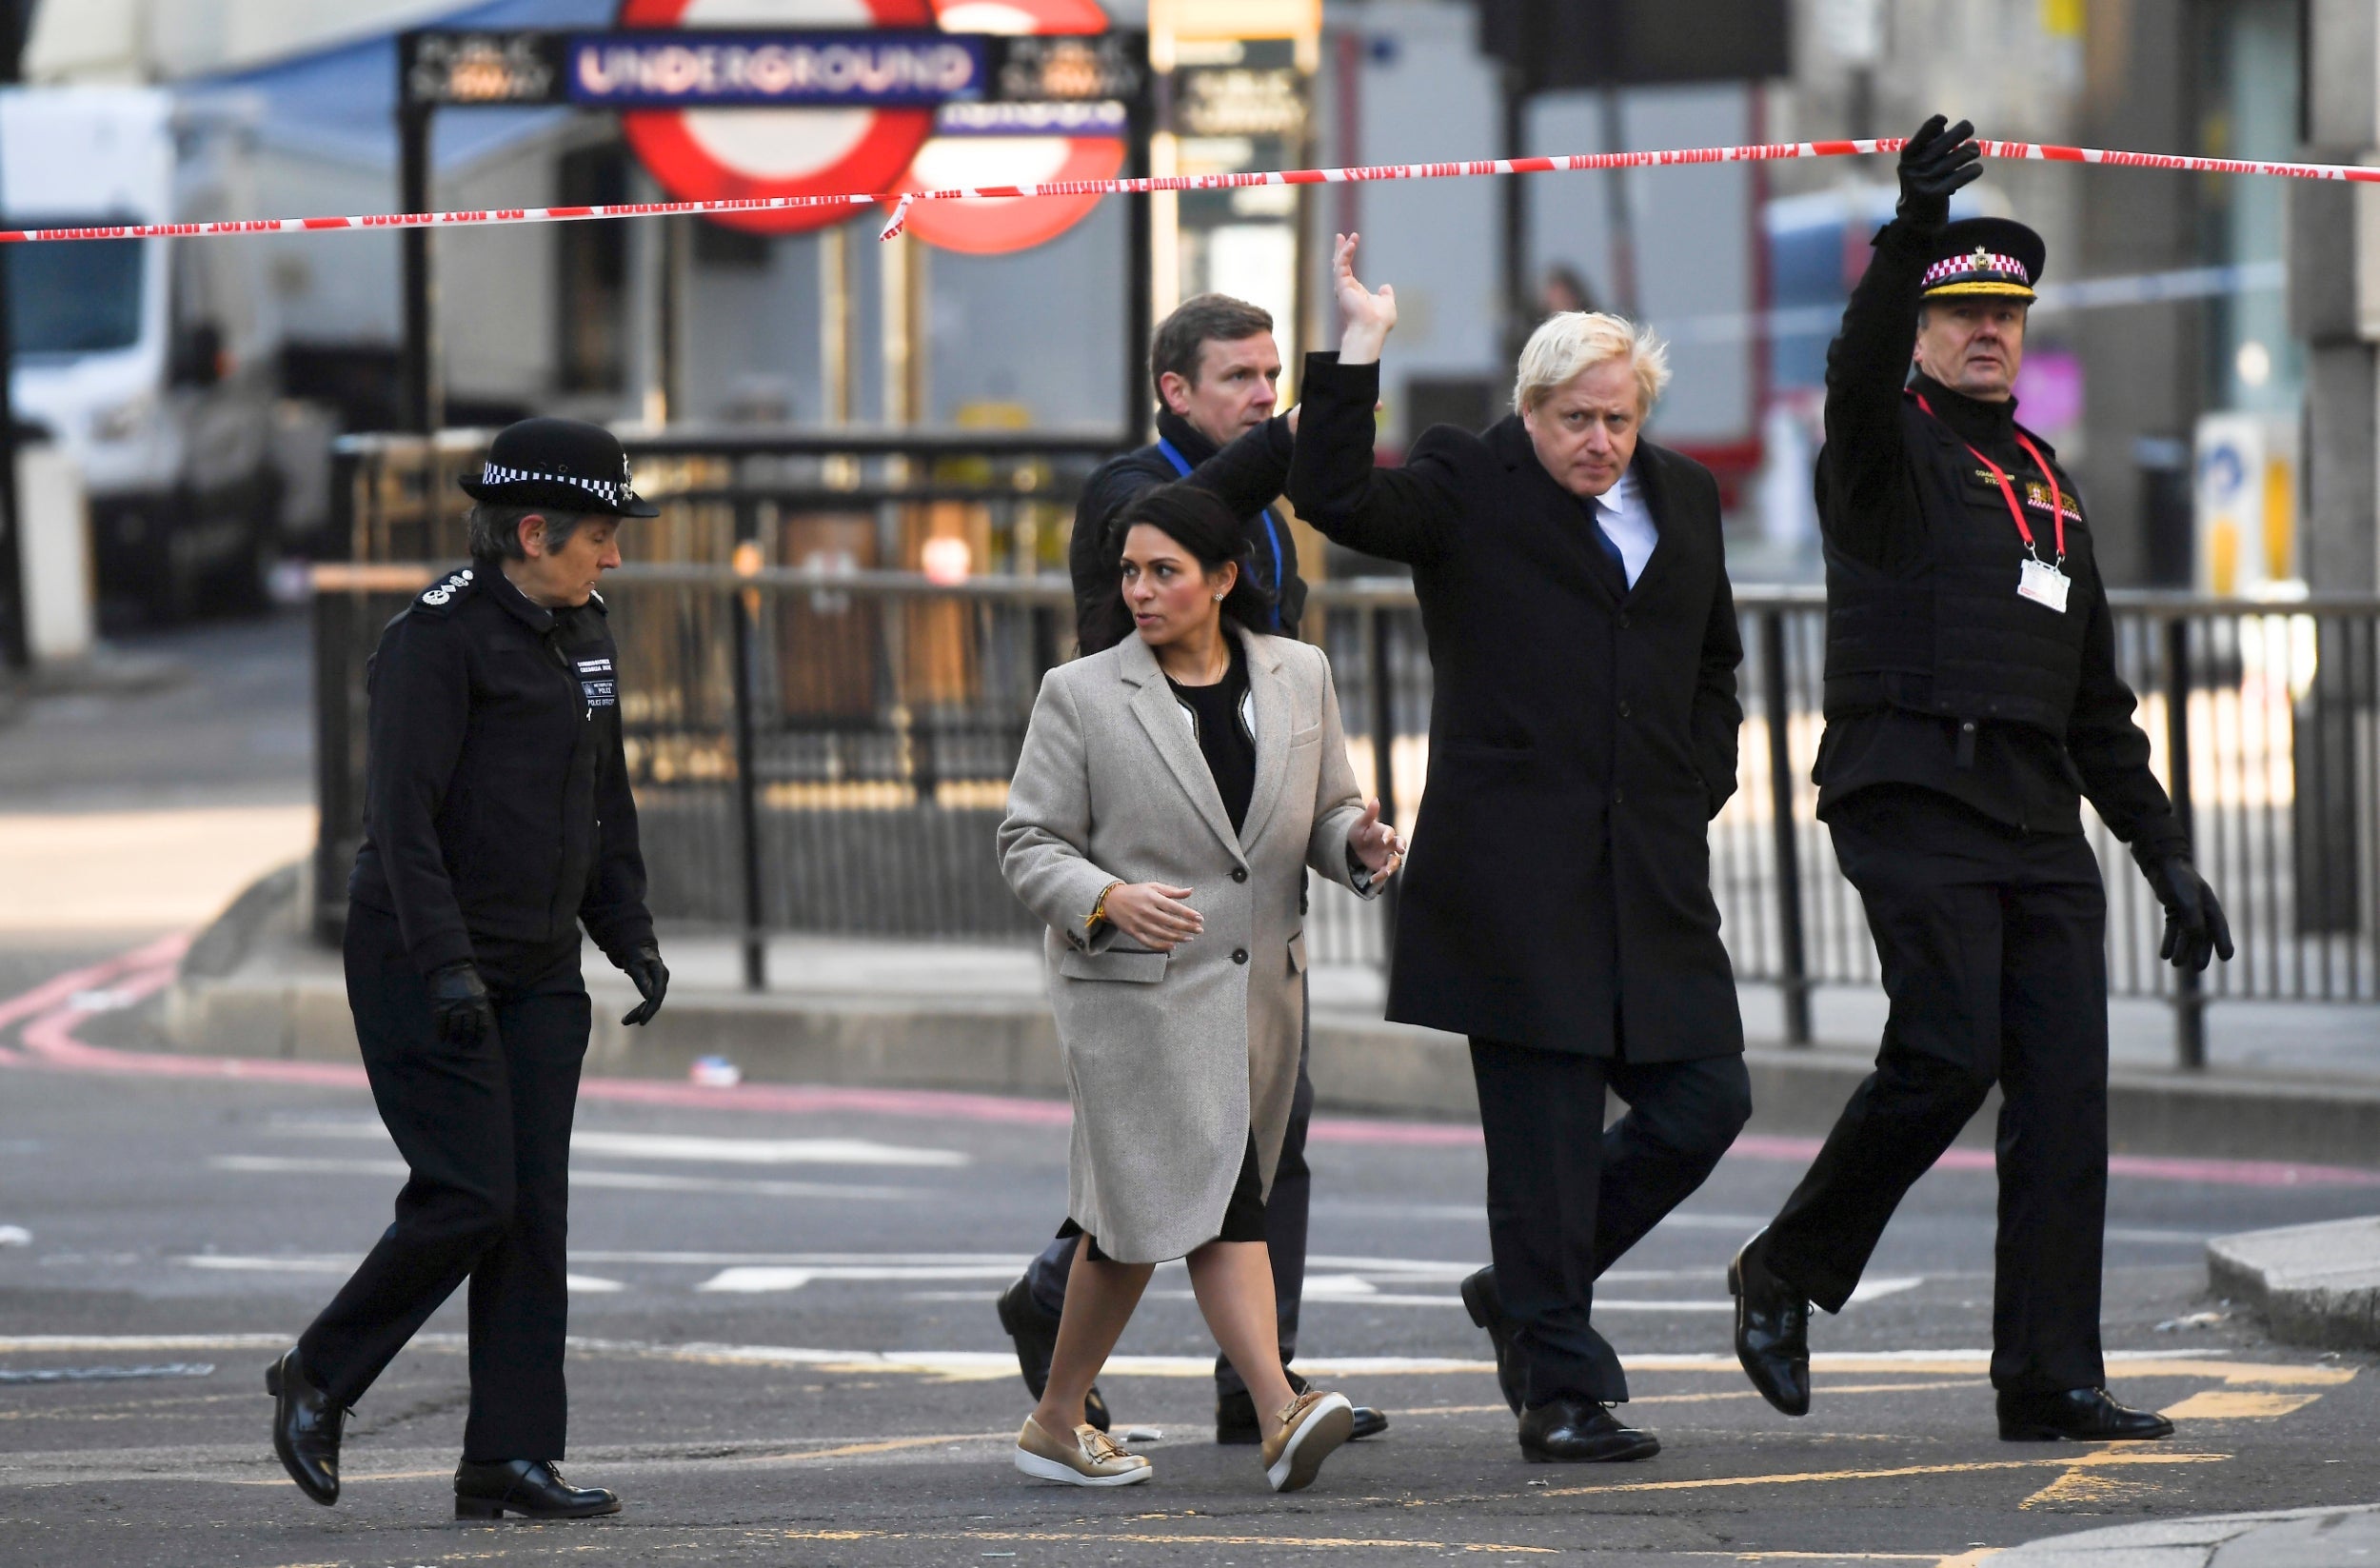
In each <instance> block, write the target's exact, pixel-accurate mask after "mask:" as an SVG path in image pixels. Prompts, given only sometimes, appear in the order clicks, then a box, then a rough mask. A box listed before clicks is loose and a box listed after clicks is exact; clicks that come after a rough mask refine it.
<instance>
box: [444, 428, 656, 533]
mask: <svg viewBox="0 0 2380 1568" xmlns="http://www.w3.org/2000/svg"><path fill="white" fill-rule="evenodd" d="M463 488H464V490H465V491H466V493H467V494H469V495H470V497H471V499H473V500H474V501H486V502H492V503H494V504H496V505H498V506H551V507H553V508H554V509H555V510H556V511H567V512H592V513H596V514H599V515H603V516H609V517H659V516H660V515H661V508H660V507H658V506H654V505H653V504H652V503H650V502H648V501H641V500H639V499H638V498H637V495H636V492H635V491H634V490H632V489H630V488H629V487H628V454H627V453H626V452H625V451H623V450H621V447H620V438H619V437H618V436H615V435H613V434H612V433H611V432H610V431H609V430H606V429H605V428H604V427H602V426H600V425H589V424H587V423H586V422H585V421H584V420H577V419H525V420H523V421H521V422H520V423H519V424H518V425H507V426H506V427H504V428H503V429H502V430H500V431H498V432H497V433H496V439H495V440H494V442H492V443H490V444H489V446H488V448H487V465H486V466H485V467H483V468H482V469H480V471H479V473H478V474H477V475H476V476H475V477H466V478H465V479H464V481H463Z"/></svg>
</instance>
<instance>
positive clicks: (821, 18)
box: [619, 0, 935, 234]
mask: <svg viewBox="0 0 2380 1568" xmlns="http://www.w3.org/2000/svg"><path fill="white" fill-rule="evenodd" d="M619 26H620V27H622V28H624V29H628V28H751V29H803V28H813V29H843V28H907V29H923V30H931V29H932V28H933V27H934V26H935V17H934V8H933V5H932V3H931V0H621V6H620V11H619ZM620 127H621V131H622V134H624V135H625V137H626V138H627V141H628V145H629V146H630V147H631V148H633V149H636V155H637V156H638V158H640V159H641V160H643V162H644V164H645V168H646V169H650V170H651V171H652V175H653V178H655V179H656V180H658V181H660V182H661V185H662V188H663V189H664V190H666V191H668V192H669V194H670V195H672V196H675V197H677V198H679V199H680V200H682V201H734V200H743V199H747V198H752V197H764V196H820V195H835V194H839V193H843V192H846V191H849V192H858V191H875V190H884V189H889V188H891V187H892V186H893V185H895V184H896V183H897V182H898V181H899V180H900V179H901V177H902V171H903V170H905V169H907V168H908V167H909V162H910V160H911V159H913V158H914V157H916V156H917V153H918V149H920V148H922V147H923V146H924V145H925V142H926V138H927V137H928V136H930V135H932V133H933V129H934V111H933V110H932V109H926V108H912V109H873V108H870V109H638V110H634V111H631V112H627V113H624V114H622V115H621V116H620ZM860 210H862V209H861V208H823V207H822V208H788V209H784V210H781V211H773V212H735V213H723V214H720V215H718V217H717V219H716V221H717V222H720V223H724V224H729V225H732V226H734V227H736V228H748V229H755V230H759V231H761V232H764V233H771V234H787V233H796V232H799V231H802V230H804V229H811V228H825V227H827V226H829V225H832V224H838V223H842V222H843V221H845V220H846V219H848V218H850V217H852V216H854V215H855V214H856V213H857V212H858V211H860Z"/></svg>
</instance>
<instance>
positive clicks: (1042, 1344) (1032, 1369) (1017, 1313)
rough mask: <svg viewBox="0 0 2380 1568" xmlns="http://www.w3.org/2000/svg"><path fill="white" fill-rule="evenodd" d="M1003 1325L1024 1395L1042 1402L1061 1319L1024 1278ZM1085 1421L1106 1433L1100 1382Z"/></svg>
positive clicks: (1006, 1305) (1086, 1405)
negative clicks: (1013, 1347)
mask: <svg viewBox="0 0 2380 1568" xmlns="http://www.w3.org/2000/svg"><path fill="white" fill-rule="evenodd" d="M1000 1326H1001V1327H1002V1329H1004V1330H1005V1331H1006V1332H1007V1335H1008V1338H1009V1339H1010V1340H1012V1341H1014V1342H1015V1344H1016V1347H1017V1370H1018V1371H1020V1372H1021V1373H1023V1374H1024V1387H1025V1392H1026V1393H1028V1394H1030V1395H1032V1396H1033V1397H1034V1398H1035V1399H1040V1398H1041V1394H1042V1392H1043V1391H1044V1390H1045V1389H1047V1388H1048V1387H1049V1362H1050V1358H1051V1357H1053V1356H1055V1355H1057V1354H1058V1320H1057V1319H1056V1318H1055V1317H1053V1316H1051V1315H1050V1314H1049V1313H1046V1312H1043V1311H1042V1310H1041V1302H1039V1301H1037V1300H1034V1299H1033V1292H1032V1291H1031V1290H1030V1289H1029V1288H1027V1286H1026V1284H1025V1281H1024V1280H1023V1278H1022V1277H1021V1276H1020V1277H1019V1278H1018V1280H1017V1282H1016V1283H1015V1284H1013V1285H1010V1286H1009V1287H1008V1288H1007V1289H1006V1290H1004V1291H1002V1292H1001V1293H1000ZM1082 1419H1084V1420H1085V1421H1087V1422H1089V1423H1090V1424H1091V1425H1093V1426H1096V1427H1098V1428H1099V1429H1100V1430H1101V1432H1104V1431H1106V1430H1107V1423H1108V1419H1109V1418H1108V1414H1107V1401H1106V1399H1102V1398H1101V1396H1100V1391H1099V1384H1097V1383H1093V1384H1092V1385H1091V1392H1090V1393H1089V1394H1087V1395H1085V1396H1083V1399H1082ZM1250 1419H1255V1418H1254V1415H1253V1413H1251V1416H1250Z"/></svg>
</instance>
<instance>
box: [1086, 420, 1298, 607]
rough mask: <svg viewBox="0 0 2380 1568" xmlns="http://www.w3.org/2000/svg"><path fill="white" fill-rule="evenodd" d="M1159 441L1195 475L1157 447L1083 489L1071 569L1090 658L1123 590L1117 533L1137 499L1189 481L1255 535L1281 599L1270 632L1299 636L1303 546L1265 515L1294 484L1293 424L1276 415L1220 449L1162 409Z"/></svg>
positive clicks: (1256, 555)
mask: <svg viewBox="0 0 2380 1568" xmlns="http://www.w3.org/2000/svg"><path fill="white" fill-rule="evenodd" d="M1157 433H1158V436H1159V438H1160V442H1165V443H1171V444H1172V446H1173V448H1174V450H1176V451H1178V452H1180V454H1181V455H1182V459H1183V460H1184V461H1185V462H1187V463H1188V464H1189V465H1190V472H1189V473H1188V474H1187V475H1184V474H1183V473H1181V472H1180V470H1179V469H1177V468H1176V467H1175V466H1174V464H1173V460H1172V459H1171V458H1169V457H1167V456H1166V455H1165V448H1164V447H1163V446H1162V445H1160V443H1159V442H1152V443H1150V444H1149V445H1148V446H1146V447H1140V448H1138V449H1136V450H1133V451H1129V452H1125V453H1124V454H1123V455H1121V457H1112V458H1109V459H1108V460H1107V461H1106V462H1105V463H1102V464H1101V465H1100V466H1098V467H1097V468H1095V469H1093V470H1092V472H1091V477H1090V479H1089V480H1088V481H1087V482H1086V483H1085V484H1084V485H1083V486H1082V498H1081V500H1080V501H1078V502H1076V503H1075V512H1074V536H1073V538H1072V539H1071V540H1069V541H1068V543H1067V549H1066V566H1067V570H1068V572H1069V574H1070V575H1071V576H1072V577H1073V579H1074V605H1075V625H1076V628H1077V633H1078V639H1079V641H1081V645H1082V648H1083V651H1084V652H1086V653H1092V652H1097V651H1098V649H1097V648H1096V647H1094V646H1093V645H1092V644H1093V643H1094V642H1095V641H1096V639H1095V638H1094V637H1093V636H1091V635H1090V633H1091V632H1092V630H1093V628H1092V620H1093V617H1094V616H1095V615H1096V613H1097V612H1098V610H1099V607H1100V605H1101V604H1103V603H1104V602H1105V601H1106V599H1107V596H1108V595H1109V594H1111V593H1113V592H1114V591H1115V589H1116V573H1117V565H1116V561H1117V556H1118V554H1119V553H1120V552H1121V550H1122V549H1123V543H1124V542H1123V540H1122V539H1121V537H1119V536H1117V534H1116V531H1115V526H1116V520H1117V518H1118V516H1119V515H1120V514H1121V512H1122V511H1123V509H1124V507H1125V506H1128V505H1130V504H1131V503H1132V502H1133V501H1134V500H1135V499H1136V498H1138V497H1140V496H1141V495H1145V494H1146V493H1147V492H1149V491H1150V490H1153V489H1155V488H1157V487H1158V486H1160V485H1171V484H1173V483H1174V482H1175V481H1177V480H1181V479H1187V481H1188V482H1189V483H1190V484H1193V485H1197V486H1201V487H1202V488H1205V489H1209V490H1213V491H1214V492H1215V493H1216V494H1217V495H1219V496H1221V497H1222V498H1223V502H1224V504H1225V505H1226V506H1230V508H1231V512H1232V515H1233V516H1234V517H1237V518H1239V519H1240V525H1241V526H1243V527H1244V528H1246V529H1247V534H1248V547H1249V549H1250V551H1251V554H1252V559H1253V560H1254V562H1255V565H1256V569H1257V576H1258V577H1259V579H1260V580H1261V581H1262V583H1263V585H1264V586H1265V587H1266V588H1268V589H1272V590H1274V591H1275V592H1276V593H1277V594H1278V595H1279V603H1278V605H1277V607H1278V610H1279V616H1280V624H1279V626H1277V627H1271V628H1268V629H1271V630H1277V631H1278V632H1279V634H1280V635H1281V636H1283V637H1295V636H1297V635H1298V617H1299V614H1301V613H1302V612H1303V611H1304V609H1305V603H1306V585H1305V582H1304V580H1303V579H1302V578H1300V577H1299V575H1298V544H1297V541H1296V540H1294V539H1292V538H1291V537H1290V532H1289V520H1288V519H1287V518H1286V517H1283V516H1282V515H1281V514H1280V513H1279V511H1278V510H1276V511H1275V512H1274V513H1273V516H1272V518H1271V520H1270V522H1269V524H1268V521H1267V519H1266V517H1265V509H1266V508H1267V507H1270V506H1273V504H1274V503H1275V502H1277V501H1279V499H1280V493H1281V486H1283V485H1284V484H1286V483H1287V482H1288V479H1289V452H1290V446H1291V441H1290V434H1289V416H1288V415H1286V414H1278V415H1275V416H1274V417H1273V418H1271V419H1268V420H1266V421H1265V422H1264V423H1263V424H1261V425H1258V426H1255V427H1252V428H1250V429H1247V430H1245V431H1242V432H1241V433H1240V435H1239V436H1237V437H1235V438H1234V439H1233V440H1232V441H1231V442H1230V443H1229V444H1228V445H1226V446H1222V447H1218V446H1217V445H1215V443H1214V442H1212V441H1209V440H1208V439H1207V438H1206V437H1205V436H1204V435H1202V434H1200V432H1199V429H1198V427H1196V426H1194V425H1192V424H1191V423H1190V422H1189V421H1188V420H1186V419H1184V418H1182V417H1181V416H1180V414H1178V413H1175V412H1174V411H1173V410H1172V409H1171V408H1160V410H1158V415H1157Z"/></svg>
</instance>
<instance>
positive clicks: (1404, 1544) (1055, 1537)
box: [779, 1530, 1568, 1558]
mask: <svg viewBox="0 0 2380 1568" xmlns="http://www.w3.org/2000/svg"><path fill="white" fill-rule="evenodd" d="M779 1538H780V1539H783V1540H1012V1541H1018V1542H1021V1543H1025V1544H1032V1545H1042V1544H1053V1545H1054V1544H1058V1543H1061V1542H1074V1541H1080V1542H1082V1543H1085V1544H1089V1545H1099V1546H1106V1545H1117V1546H1304V1547H1310V1548H1314V1549H1318V1550H1337V1551H1347V1550H1361V1551H1375V1552H1378V1551H1393V1550H1398V1549H1400V1548H1401V1549H1403V1550H1406V1551H1413V1552H1508V1553H1526V1554H1527V1555H1529V1556H1531V1557H1548V1558H1553V1557H1560V1556H1562V1555H1563V1554H1564V1552H1565V1551H1567V1550H1568V1549H1567V1548H1565V1547H1555V1546H1516V1545H1508V1544H1504V1543H1501V1542H1496V1541H1466V1540H1398V1539H1395V1538H1388V1537H1358V1536H1209V1535H1201V1534H1199V1533H1197V1532H1194V1531H1183V1532H1180V1533H1179V1534H1172V1535H1160V1534H1158V1533H1156V1532H1154V1531H1119V1532H1117V1533H1115V1534H1112V1535H1110V1534H1105V1533H1101V1532H1096V1531H1088V1530H934V1531H917V1532H910V1531H895V1530H787V1531H785V1532H784V1533H783V1535H782V1536H781V1537H779Z"/></svg>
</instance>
